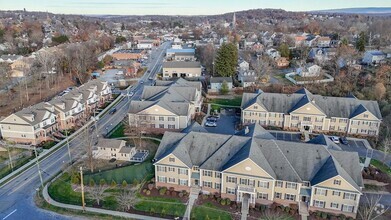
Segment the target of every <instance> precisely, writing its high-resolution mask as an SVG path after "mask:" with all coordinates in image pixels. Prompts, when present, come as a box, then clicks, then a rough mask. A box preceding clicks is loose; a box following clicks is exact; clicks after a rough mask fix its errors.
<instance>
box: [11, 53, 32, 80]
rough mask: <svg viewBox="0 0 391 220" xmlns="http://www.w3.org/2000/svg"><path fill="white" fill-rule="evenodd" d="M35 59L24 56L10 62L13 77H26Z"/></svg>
mask: <svg viewBox="0 0 391 220" xmlns="http://www.w3.org/2000/svg"><path fill="white" fill-rule="evenodd" d="M33 62H34V60H33V59H32V58H27V57H22V58H20V59H17V60H15V61H13V62H12V63H11V64H10V67H11V74H10V76H11V77H25V76H26V74H27V71H28V70H30V68H31V66H32V64H33Z"/></svg>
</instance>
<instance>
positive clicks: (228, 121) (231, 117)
mask: <svg viewBox="0 0 391 220" xmlns="http://www.w3.org/2000/svg"><path fill="white" fill-rule="evenodd" d="M239 121H240V118H239V117H237V116H235V110H231V111H228V110H225V109H221V112H220V118H219V119H218V120H217V127H206V126H205V123H204V124H203V126H204V127H205V129H206V130H207V131H208V132H210V133H217V134H231V135H232V134H235V125H236V123H237V122H239Z"/></svg>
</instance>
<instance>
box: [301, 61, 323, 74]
mask: <svg viewBox="0 0 391 220" xmlns="http://www.w3.org/2000/svg"><path fill="white" fill-rule="evenodd" d="M321 70H322V67H320V66H318V65H316V64H307V65H305V66H304V67H300V68H297V69H296V74H297V75H299V76H301V77H317V76H320V74H321Z"/></svg>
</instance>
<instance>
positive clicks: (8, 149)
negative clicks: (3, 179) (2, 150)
mask: <svg viewBox="0 0 391 220" xmlns="http://www.w3.org/2000/svg"><path fill="white" fill-rule="evenodd" d="M6 145H7V151H8V157H9V158H10V166H11V170H12V171H14V164H13V163H12V155H11V151H10V146H9V145H8V144H7V143H6Z"/></svg>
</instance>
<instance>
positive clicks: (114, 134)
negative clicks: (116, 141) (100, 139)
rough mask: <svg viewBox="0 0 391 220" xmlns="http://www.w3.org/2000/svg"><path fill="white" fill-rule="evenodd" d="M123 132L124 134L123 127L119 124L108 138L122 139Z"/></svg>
mask: <svg viewBox="0 0 391 220" xmlns="http://www.w3.org/2000/svg"><path fill="white" fill-rule="evenodd" d="M124 132H125V125H124V124H122V123H121V124H120V125H119V126H117V127H116V128H115V130H114V131H113V132H112V133H111V134H110V136H109V137H108V138H118V137H124Z"/></svg>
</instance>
